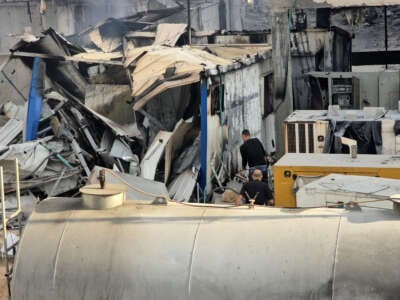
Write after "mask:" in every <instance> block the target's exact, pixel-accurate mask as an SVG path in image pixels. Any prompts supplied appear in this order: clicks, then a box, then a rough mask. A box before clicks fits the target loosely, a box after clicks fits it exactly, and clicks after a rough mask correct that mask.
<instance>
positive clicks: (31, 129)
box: [25, 57, 45, 141]
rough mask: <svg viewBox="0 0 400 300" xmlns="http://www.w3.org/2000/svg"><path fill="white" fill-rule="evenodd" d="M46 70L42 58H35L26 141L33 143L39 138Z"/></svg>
mask: <svg viewBox="0 0 400 300" xmlns="http://www.w3.org/2000/svg"><path fill="white" fill-rule="evenodd" d="M44 69H45V65H44V62H43V61H41V59H40V58H38V57H35V58H34V59H33V67H32V81H31V87H30V91H29V99H28V112H27V117H26V133H25V141H32V140H35V139H36V138H37V132H38V129H39V121H40V116H41V114H42V97H43V89H44V71H45V70H44Z"/></svg>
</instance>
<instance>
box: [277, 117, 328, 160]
mask: <svg viewBox="0 0 400 300" xmlns="http://www.w3.org/2000/svg"><path fill="white" fill-rule="evenodd" d="M328 127H329V121H319V120H317V121H310V122H299V121H293V122H291V121H286V122H285V152H286V153H323V151H324V145H325V138H326V134H327V131H328Z"/></svg>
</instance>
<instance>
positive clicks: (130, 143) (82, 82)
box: [0, 14, 267, 202]
mask: <svg viewBox="0 0 400 300" xmlns="http://www.w3.org/2000/svg"><path fill="white" fill-rule="evenodd" d="M157 18H159V15H157V14H154V15H152V14H150V15H149V14H148V15H137V16H134V17H130V18H124V19H118V20H117V19H108V20H106V21H104V22H102V23H100V24H98V25H97V26H94V27H91V28H89V29H88V30H86V31H84V32H82V33H80V34H79V35H76V36H73V37H68V39H69V40H67V39H65V38H64V37H63V36H61V35H60V34H58V33H57V32H55V31H54V30H53V29H51V28H49V29H48V30H46V31H44V32H43V33H42V35H41V36H40V37H35V36H32V35H29V34H25V35H24V36H22V38H21V40H20V42H18V43H17V44H16V45H15V46H14V47H13V48H12V49H11V52H10V55H9V56H8V57H7V58H5V59H3V61H2V63H1V61H0V63H1V65H0V90H1V91H2V101H0V109H1V111H0V112H1V115H0V122H1V124H0V125H2V128H1V129H0V137H1V138H0V147H1V151H0V161H1V165H3V166H4V167H5V169H6V171H7V172H8V173H7V172H6V193H12V192H13V191H14V190H15V182H14V181H15V179H14V176H13V175H14V174H13V171H12V168H8V167H7V164H10V165H11V163H13V160H14V159H15V158H18V159H19V161H20V170H21V190H22V193H23V194H24V195H25V196H26V197H28V199H29V200H30V201H31V202H32V201H35V199H44V198H46V197H52V196H75V195H78V194H79V188H80V187H81V186H82V185H84V184H85V183H86V182H88V179H90V180H93V178H95V176H93V172H94V171H93V170H97V169H96V168H98V167H102V168H108V169H113V170H114V171H118V172H120V174H121V176H122V175H123V176H125V177H126V176H128V177H129V178H125V179H126V180H129V182H131V183H132V184H137V185H140V186H142V187H145V190H146V189H147V190H148V191H149V192H154V190H157V192H158V194H159V195H164V196H166V197H171V198H172V199H175V200H176V201H190V200H193V199H194V198H196V197H197V199H199V197H200V194H202V196H203V199H205V197H204V196H205V195H203V194H204V193H203V192H202V191H200V190H199V189H200V186H199V184H198V179H199V178H198V177H199V172H200V140H201V138H200V137H201V130H200V129H201V124H200V122H201V120H200V119H201V113H200V101H201V99H200V97H201V93H203V94H204V95H206V93H204V92H201V88H200V87H201V85H200V82H201V74H203V75H204V74H205V76H215V77H216V78H217V77H218V74H220V75H219V76H221V74H222V73H224V72H228V71H232V70H236V69H239V68H241V67H242V66H248V65H251V64H254V63H255V62H257V61H258V60H263V59H265V57H266V56H265V55H266V54H265V53H266V52H265V51H267V50H266V49H267V48H265V49H264V48H256V47H254V48H252V47H245V46H243V47H241V48H240V47H236V48H235V47H224V46H221V45H218V44H215V45H198V46H192V47H186V46H184V47H181V46H182V45H184V44H186V41H187V38H188V31H187V27H186V25H185V24H158V25H155V23H154V20H156V19H157ZM212 34H213V33H197V34H193V35H192V41H193V42H195V43H198V44H201V43H203V42H205V43H207V41H209V39H210V38H212ZM232 38H233V41H236V39H237V38H238V39H241V38H242V37H241V36H237V37H236V36H232ZM70 40H71V41H74V42H75V43H79V45H80V46H77V45H76V44H73V43H71V42H70ZM247 42H250V40H249V41H247ZM218 78H220V77H218ZM218 78H217V79H218ZM214 90H215V91H214V92H213V93H214V94H215V95H214V94H213V97H214V98H215V99H218V93H219V94H221V91H222V90H221V91H218V90H217V89H216V88H215V89H214ZM219 98H221V96H219ZM150 100H151V101H150ZM221 103H222V102H221V99H220V101H219V102H218V103H216V104H215V105H214V106H213V107H214V108H213V111H214V110H215V112H217V111H221V109H222V107H221ZM166 104H167V105H166ZM218 106H219V108H218ZM218 109H219V110H218ZM215 112H214V113H213V114H215ZM203 114H204V112H203ZM206 115H207V112H206V113H205V114H204V116H206ZM219 123H220V124H219V126H222V127H221V130H219V131H221V132H223V127H224V126H226V124H224V121H223V120H222V119H221V121H220V122H219ZM219 131H218V132H219ZM219 139H220V140H221V145H222V143H224V142H223V137H222V136H221V137H220V138H219ZM217 143H218V144H219V142H217ZM221 157H222V156H221ZM218 158H219V156H218ZM215 160H217V159H215ZM221 163H222V162H219V165H221ZM211 167H212V168H214V169H215V170H214V169H213V172H215V173H216V171H218V174H220V173H221V172H220V170H223V168H217V164H215V166H214V167H213V166H211ZM225 173H226V172H225ZM139 176H140V177H141V178H139ZM216 176H217V177H218V176H219V175H216ZM90 180H89V181H90ZM203 181H204V180H203ZM218 182H220V181H218ZM166 186H168V189H167V188H166ZM196 187H197V189H196ZM195 191H197V193H196V192H195ZM131 192H132V193H133V192H134V191H131ZM133 194H134V193H133ZM151 194H154V193H151ZM128 195H129V192H128ZM135 197H136V198H140V197H143V198H146V195H142V196H140V195H136V196H135ZM150 198H151V197H150Z"/></svg>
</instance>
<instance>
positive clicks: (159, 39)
mask: <svg viewBox="0 0 400 300" xmlns="http://www.w3.org/2000/svg"><path fill="white" fill-rule="evenodd" d="M186 27H187V25H186V24H158V26H157V31H156V39H155V41H154V45H163V46H170V47H174V46H175V45H176V43H177V42H178V40H179V39H180V37H181V36H182V35H183V34H184V33H185V32H186Z"/></svg>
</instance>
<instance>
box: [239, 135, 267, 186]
mask: <svg viewBox="0 0 400 300" xmlns="http://www.w3.org/2000/svg"><path fill="white" fill-rule="evenodd" d="M242 140H243V144H242V145H241V146H240V154H241V155H242V167H243V169H246V166H247V164H248V165H249V180H250V181H251V180H252V176H251V175H252V174H253V172H254V170H255V169H259V170H261V171H262V173H263V181H264V182H268V164H267V161H266V159H265V156H266V152H265V150H264V147H263V145H262V143H261V142H260V140H259V139H258V138H252V137H251V135H250V131H248V130H247V129H245V130H243V131H242Z"/></svg>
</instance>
